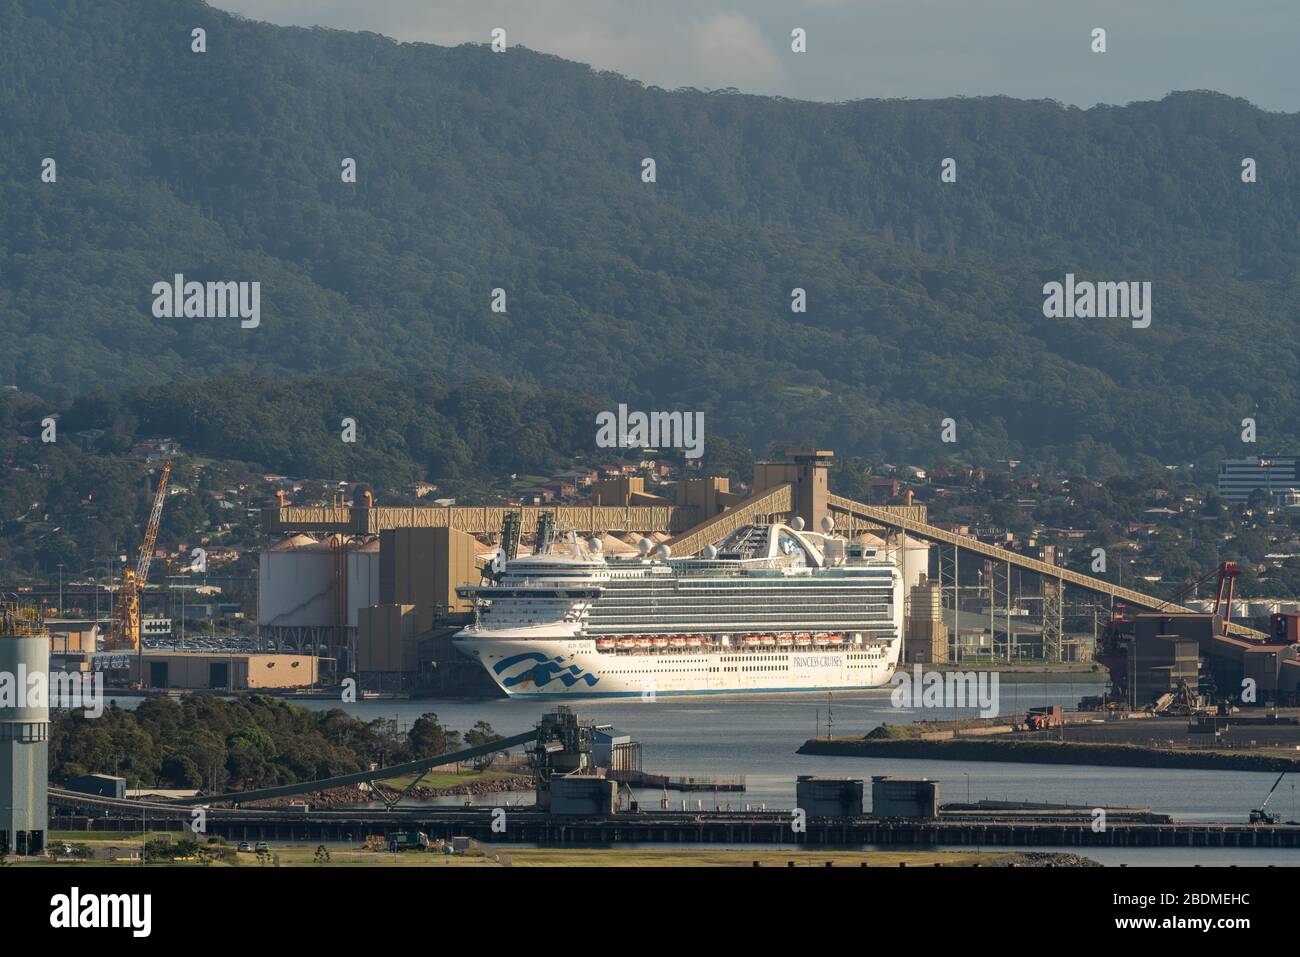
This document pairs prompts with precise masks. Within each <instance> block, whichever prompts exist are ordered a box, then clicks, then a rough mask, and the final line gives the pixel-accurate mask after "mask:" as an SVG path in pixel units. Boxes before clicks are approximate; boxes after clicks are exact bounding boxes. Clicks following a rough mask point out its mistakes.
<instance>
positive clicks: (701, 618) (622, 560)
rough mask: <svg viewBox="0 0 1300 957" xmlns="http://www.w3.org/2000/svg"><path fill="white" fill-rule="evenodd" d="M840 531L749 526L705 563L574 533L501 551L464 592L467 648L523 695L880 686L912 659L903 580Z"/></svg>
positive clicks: (461, 640) (827, 524) (460, 641)
mask: <svg viewBox="0 0 1300 957" xmlns="http://www.w3.org/2000/svg"><path fill="white" fill-rule="evenodd" d="M833 528H834V526H833V524H832V523H831V521H830V520H829V519H826V520H824V523H823V531H822V532H821V533H815V532H809V531H805V530H804V527H803V523H802V521H801V520H800V519H798V518H795V519H793V520H792V521H791V522H790V524H781V523H774V524H766V525H746V526H743V527H742V528H740V529H737V530H736V531H735V532H733V533H732V534H731V535H729V536H728V537H726V538H725V539H723V540H722V541H720V542H718V543H717V544H716V545H710V546H708V547H707V548H705V549H704V550H703V551H702V552H701V553H700V554H699V555H697V556H694V557H690V558H674V557H672V555H671V549H669V547H668V546H667V545H659V546H657V547H651V544H650V542H649V541H648V540H645V539H643V540H642V541H641V543H640V547H639V549H638V554H637V555H635V556H632V557H630V558H628V557H615V556H606V555H604V554H602V552H601V550H600V547H599V540H595V539H593V540H592V541H591V542H584V541H582V540H580V539H578V538H576V537H575V536H572V535H571V536H570V537H569V541H567V542H560V543H556V544H555V545H549V544H545V543H544V544H543V545H542V547H541V548H539V550H538V553H537V554H534V555H529V556H524V557H519V558H515V559H513V560H506V558H505V555H504V553H503V552H501V551H499V550H498V552H497V553H496V554H495V555H494V557H493V561H492V565H491V566H490V568H489V570H488V571H487V573H486V574H485V578H484V581H483V583H481V584H479V585H477V586H462V587H461V588H460V589H458V592H459V593H460V595H461V596H462V597H466V598H469V599H471V600H472V602H473V607H474V622H473V624H471V625H469V626H468V627H466V628H464V629H462V630H461V631H460V632H458V633H457V634H456V635H455V637H454V645H455V647H456V648H457V649H458V650H459V651H461V652H462V653H463V654H465V655H468V656H470V657H472V658H474V659H476V660H477V661H479V662H480V663H481V664H482V666H483V667H484V668H485V669H486V670H487V673H488V674H489V675H490V676H491V677H492V679H493V680H494V681H495V682H496V683H497V685H498V686H499V687H500V688H501V689H502V690H503V691H504V692H505V693H506V694H508V695H509V696H510V697H512V698H599V697H606V698H610V697H631V696H641V697H642V698H645V699H647V700H649V699H652V698H654V697H655V696H658V695H694V694H768V693H774V692H814V691H833V690H846V689H861V688H872V687H877V686H880V685H883V684H885V683H886V682H888V681H889V679H890V677H891V676H892V675H893V673H894V669H895V667H896V665H897V664H898V660H899V652H900V650H901V645H902V630H903V610H902V609H903V581H902V576H901V575H900V572H899V569H898V566H897V564H896V563H895V562H894V561H892V560H890V559H889V558H888V557H886V556H883V555H880V554H878V553H877V551H876V550H875V549H874V548H872V547H871V546H868V545H860V544H855V543H852V542H849V541H847V540H846V539H844V538H842V537H839V536H836V535H834V534H833Z"/></svg>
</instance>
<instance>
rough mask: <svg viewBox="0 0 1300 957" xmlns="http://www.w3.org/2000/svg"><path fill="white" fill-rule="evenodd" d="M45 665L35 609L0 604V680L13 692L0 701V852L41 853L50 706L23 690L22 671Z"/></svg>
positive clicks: (46, 640) (45, 643)
mask: <svg viewBox="0 0 1300 957" xmlns="http://www.w3.org/2000/svg"><path fill="white" fill-rule="evenodd" d="M49 670H50V637H49V634H48V633H47V632H46V631H45V628H44V626H43V625H42V623H41V621H40V619H39V617H38V616H37V614H36V612H35V611H34V610H33V609H30V608H24V607H20V606H19V605H17V604H13V603H5V604H4V605H3V606H0V680H5V681H7V682H9V683H10V686H11V688H12V689H13V690H14V691H15V692H16V694H15V696H14V698H13V699H12V700H8V701H0V857H3V856H5V855H7V854H18V855H36V854H43V853H45V846H46V835H47V831H48V829H49V823H48V822H49V816H48V815H49V809H48V804H49V799H48V795H47V789H48V786H49V777H50V766H49V760H50V759H49V738H50V709H49V702H48V700H46V699H45V696H41V700H33V699H32V698H31V696H30V695H29V694H28V693H27V692H28V685H27V681H26V676H27V675H31V674H45V675H48V674H49Z"/></svg>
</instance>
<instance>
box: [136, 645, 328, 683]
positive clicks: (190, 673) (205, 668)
mask: <svg viewBox="0 0 1300 957" xmlns="http://www.w3.org/2000/svg"><path fill="white" fill-rule="evenodd" d="M125 664H126V667H127V671H128V675H129V680H130V682H131V683H132V684H133V685H138V686H140V687H142V688H174V689H184V690H188V691H258V690H265V691H270V690H280V689H289V688H310V687H313V686H315V685H318V684H320V683H321V682H322V680H323V679H325V678H332V677H333V675H332V667H331V666H332V665H333V662H332V661H331V660H330V659H327V658H319V657H317V656H315V655H305V654H304V655H295V654H274V653H267V654H264V653H261V652H215V653H203V652H193V651H167V652H160V651H146V652H144V653H143V654H139V655H129V656H126V661H125ZM322 669H325V674H324V675H323V674H322Z"/></svg>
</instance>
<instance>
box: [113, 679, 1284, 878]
mask: <svg viewBox="0 0 1300 957" xmlns="http://www.w3.org/2000/svg"><path fill="white" fill-rule="evenodd" d="M1101 691H1102V685H1101V684H1100V683H1099V682H1091V681H1080V682H1073V683H1071V682H1019V683H1012V682H1006V683H1004V684H1003V685H1002V687H1001V712H1002V713H1003V714H1006V715H1009V716H1010V715H1018V714H1021V713H1023V712H1024V711H1025V710H1026V709H1027V708H1031V707H1037V706H1042V705H1050V704H1060V705H1063V706H1065V707H1073V706H1074V705H1075V704H1076V703H1077V702H1078V699H1079V697H1080V696H1082V695H1090V694H1098V693H1100V692H1101ZM138 700H139V699H133V698H124V699H120V703H121V705H122V706H123V707H133V706H134V705H135V703H136V702H137V701H138ZM298 703H300V704H302V705H303V706H305V707H311V708H333V707H340V708H342V709H343V710H345V711H347V712H349V713H351V714H354V715H356V716H357V717H358V718H361V719H363V720H374V719H376V718H392V719H394V720H396V721H397V722H398V723H399V725H400V726H403V727H409V726H410V725H411V723H412V722H414V721H415V719H416V718H418V717H419V716H420V715H422V714H425V713H428V712H433V713H435V714H437V716H438V720H439V721H440V722H441V723H443V724H444V725H446V726H449V727H451V728H455V729H457V730H460V731H462V732H463V731H465V730H467V729H469V728H470V727H472V726H473V725H474V723H475V722H477V721H487V722H488V723H490V724H491V725H492V727H493V728H494V729H495V730H496V732H497V733H499V734H502V735H510V734H516V733H518V732H520V731H524V730H527V729H528V728H530V727H531V726H532V725H533V723H534V722H536V721H537V719H538V718H539V717H540V715H541V714H542V713H544V712H545V711H547V710H549V709H551V708H553V707H554V703H553V702H539V701H525V700H504V699H501V700H478V701H466V700H450V699H447V700H435V699H422V700H418V701H407V700H367V701H359V702H356V703H354V704H347V705H342V704H339V703H336V702H331V701H327V700H303V701H301V702H298ZM570 704H571V706H572V707H573V708H574V710H575V711H576V712H577V713H578V715H579V716H580V717H581V718H583V719H591V720H594V721H596V722H597V723H599V724H612V725H614V726H615V727H616V728H618V729H619V730H620V731H623V732H626V733H627V734H628V735H630V736H631V738H632V739H633V740H634V741H639V742H641V745H642V765H643V767H644V769H645V770H647V771H652V772H655V773H660V774H670V775H696V776H700V775H713V776H720V777H729V776H739V775H743V776H744V778H745V781H746V790H745V792H743V793H739V794H719V795H717V796H716V797H715V796H714V795H713V794H712V793H692V794H680V793H677V792H670V793H669V800H670V801H671V804H672V806H673V807H674V808H679V807H681V801H682V799H683V798H685V799H686V800H687V802H688V803H687V807H688V808H690V807H695V806H696V804H695V802H697V801H698V802H702V805H703V806H704V807H707V808H712V807H714V806H715V805H717V806H721V807H722V808H724V809H725V808H726V807H727V806H728V803H730V804H731V806H732V808H733V809H737V810H739V809H743V807H744V806H745V805H746V804H749V805H751V806H754V807H758V806H759V805H766V807H768V808H769V809H771V808H788V807H793V806H794V788H795V778H796V776H797V775H800V774H819V775H829V776H836V777H858V778H864V779H867V780H869V779H870V778H871V776H872V775H875V774H893V775H901V776H907V777H928V778H931V779H932V780H937V781H939V782H940V793H941V799H942V800H943V801H945V802H947V801H965V800H967V799H968V798H969V799H972V800H979V799H980V798H992V799H1005V800H1016V801H1043V802H1056V803H1062V804H1084V805H1090V806H1102V805H1108V806H1126V807H1149V808H1151V809H1152V810H1154V811H1158V812H1162V813H1167V814H1171V815H1173V816H1174V817H1175V818H1177V819H1179V820H1182V821H1189V822H1197V821H1232V822H1244V821H1246V820H1247V815H1248V812H1249V809H1250V808H1251V807H1254V806H1256V805H1257V804H1258V803H1259V802H1260V801H1261V800H1263V797H1264V795H1265V794H1266V793H1267V791H1268V789H1269V787H1270V786H1271V785H1272V783H1273V780H1274V778H1275V777H1276V775H1274V774H1272V773H1270V772H1256V771H1202V770H1183V769H1152V768H1122V767H1118V768H1117V767H1088V766H1080V765H1032V764H1012V763H985V762H953V761H933V760H919V759H883V758H855V757H817V756H805V755H799V754H796V753H795V751H796V749H798V747H799V746H800V745H801V744H802V743H803V742H804V741H805V740H807V739H808V738H811V737H813V736H815V735H817V734H819V733H820V734H823V735H824V734H826V733H827V727H828V720H829V725H830V731H831V733H832V734H835V735H861V734H865V733H867V732H868V731H870V730H871V729H872V728H874V727H877V726H878V725H880V724H881V723H883V722H888V723H893V724H903V723H909V722H911V721H913V720H917V719H919V718H924V719H926V720H948V719H953V718H958V717H969V716H972V715H973V714H974V711H973V710H970V709H968V710H964V711H958V710H954V709H936V708H927V709H925V710H924V712H922V711H921V710H919V709H911V708H897V707H894V706H893V704H892V703H891V701H890V690H889V689H888V688H882V689H876V690H871V691H862V692H837V693H835V694H834V695H825V694H808V695H766V696H762V695H755V696H727V697H725V698H719V697H717V696H701V697H698V698H691V697H672V698H659V699H658V700H656V701H653V702H646V701H642V700H640V699H636V698H633V699H611V700H600V699H596V700H591V701H574V702H571V703H570ZM1295 783H1300V782H1291V781H1290V779H1289V778H1288V779H1287V780H1284V782H1283V784H1282V785H1281V786H1280V787H1279V788H1278V791H1277V793H1276V794H1275V795H1274V796H1273V802H1272V806H1273V809H1274V810H1276V811H1279V812H1280V813H1281V814H1282V816H1283V819H1284V820H1294V819H1297V818H1296V812H1297V810H1300V808H1298V807H1297V801H1298V796H1297V793H1296V788H1295V787H1294V784H1295ZM638 798H639V799H640V800H642V801H644V802H645V803H647V804H648V805H651V806H654V807H658V805H659V801H660V799H661V798H662V792H658V791H643V792H641V793H640V794H638ZM531 799H532V795H531V794H530V793H528V792H519V793H507V794H498V795H490V796H487V795H485V796H483V797H481V798H479V799H478V800H479V801H481V802H489V801H490V802H491V803H492V804H493V805H494V806H495V805H501V804H507V803H527V802H531ZM464 801H465V798H463V797H456V798H447V799H442V801H440V803H454V804H463V803H464ZM1038 850H1042V848H1038ZM1089 856H1091V857H1093V858H1094V859H1096V860H1101V859H1102V858H1105V860H1104V861H1103V862H1104V863H1108V864H1117V863H1131V864H1133V865H1135V866H1136V865H1139V864H1158V863H1175V864H1178V863H1182V864H1187V865H1189V866H1190V865H1192V864H1202V865H1205V866H1211V865H1214V864H1219V865H1227V864H1256V865H1259V864H1279V865H1292V864H1300V852H1297V851H1290V850H1270V851H1265V850H1259V851H1254V850H1237V849H1223V850H1215V849H1202V848H1197V849H1182V848H1149V849H1099V850H1096V851H1095V853H1090V855H1089Z"/></svg>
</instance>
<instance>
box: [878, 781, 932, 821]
mask: <svg viewBox="0 0 1300 957" xmlns="http://www.w3.org/2000/svg"><path fill="white" fill-rule="evenodd" d="M871 813H872V815H873V816H875V817H918V818H927V819H928V818H936V817H938V816H939V782H938V781H931V780H929V779H928V778H895V777H890V776H889V775H887V774H877V775H873V776H872V778H871Z"/></svg>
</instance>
